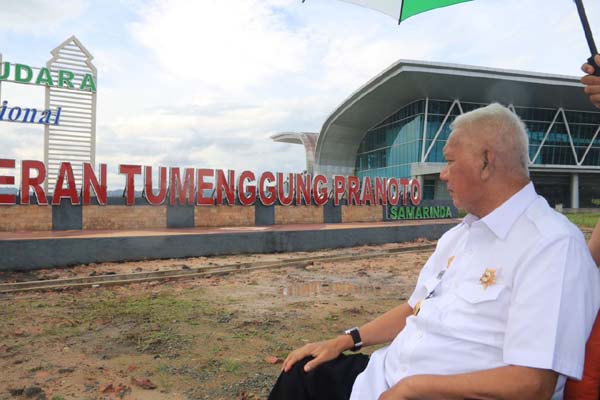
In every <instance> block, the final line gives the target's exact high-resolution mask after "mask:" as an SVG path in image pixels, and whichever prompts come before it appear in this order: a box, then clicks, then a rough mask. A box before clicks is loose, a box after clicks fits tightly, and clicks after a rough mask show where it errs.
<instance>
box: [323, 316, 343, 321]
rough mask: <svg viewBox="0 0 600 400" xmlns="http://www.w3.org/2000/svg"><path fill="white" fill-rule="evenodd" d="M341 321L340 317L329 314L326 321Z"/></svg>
mask: <svg viewBox="0 0 600 400" xmlns="http://www.w3.org/2000/svg"><path fill="white" fill-rule="evenodd" d="M339 319H340V316H339V315H337V314H327V315H326V316H325V321H337V320H339Z"/></svg>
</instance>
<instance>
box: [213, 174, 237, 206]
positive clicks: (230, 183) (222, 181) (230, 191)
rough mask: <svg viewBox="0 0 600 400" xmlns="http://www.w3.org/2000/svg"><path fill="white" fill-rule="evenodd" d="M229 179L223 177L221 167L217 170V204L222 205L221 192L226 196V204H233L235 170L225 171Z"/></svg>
mask: <svg viewBox="0 0 600 400" xmlns="http://www.w3.org/2000/svg"><path fill="white" fill-rule="evenodd" d="M227 174H228V175H229V179H227V178H225V173H224V172H223V170H222V169H218V170H217V185H216V187H217V204H220V205H223V192H225V197H227V204H229V205H230V206H232V205H234V204H235V171H227Z"/></svg>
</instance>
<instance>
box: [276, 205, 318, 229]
mask: <svg viewBox="0 0 600 400" xmlns="http://www.w3.org/2000/svg"><path fill="white" fill-rule="evenodd" d="M322 223H323V207H319V206H297V207H296V206H275V224H277V225H286V224H322Z"/></svg>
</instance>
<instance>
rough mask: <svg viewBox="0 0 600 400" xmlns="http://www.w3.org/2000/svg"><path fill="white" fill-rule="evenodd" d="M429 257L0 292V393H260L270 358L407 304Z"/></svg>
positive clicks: (131, 268) (116, 267) (190, 263)
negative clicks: (420, 271)
mask: <svg viewBox="0 0 600 400" xmlns="http://www.w3.org/2000/svg"><path fill="white" fill-rule="evenodd" d="M421 243H423V241H421ZM406 245H414V243H412V244H410V243H405V244H389V245H382V246H367V247H360V248H353V249H339V250H330V251H321V252H314V253H286V254H268V255H246V256H229V257H211V258H207V257H200V258H188V259H178V260H157V261H145V262H132V263H118V264H117V263H107V264H92V265H85V266H78V267H73V268H68V269H52V270H41V271H35V272H34V273H19V274H17V273H4V274H0V282H14V281H22V280H31V279H56V278H63V277H74V276H90V275H101V274H107V273H125V272H136V271H138V272H141V271H155V270H164V269H178V268H194V267H199V266H203V265H215V264H217V265H220V264H232V263H237V262H252V261H255V262H259V261H267V260H280V259H288V258H293V257H302V256H304V257H305V256H307V255H331V256H334V255H339V254H346V253H348V252H354V253H363V252H371V251H379V250H385V249H394V248H397V247H401V246H406ZM430 253H431V251H425V252H422V253H396V254H391V255H389V256H385V257H379V258H373V259H366V260H365V259H363V260H356V261H344V262H339V261H337V262H328V261H319V262H314V263H313V264H312V265H308V266H306V267H303V268H291V267H289V268H281V269H274V270H263V271H254V272H243V273H236V274H230V275H227V276H221V277H218V276H213V277H208V278H196V279H185V280H176V281H160V282H149V283H143V284H131V285H128V286H113V287H100V288H87V289H81V290H63V291H47V292H24V293H19V294H10V295H0V310H1V311H0V316H1V318H0V337H1V341H0V368H1V369H2V373H1V374H0V400H4V399H11V400H12V399H25V398H29V399H48V400H67V399H77V400H81V399H83V400H86V399H119V398H123V399H139V400H142V399H144V400H146V399H147V400H154V399H165V400H166V399H172V400H176V399H245V400H247V399H263V398H266V396H267V394H268V391H269V389H270V387H271V386H272V385H273V383H274V382H275V379H276V377H277V375H278V374H279V369H280V368H281V365H280V364H277V363H272V361H273V358H284V357H285V356H286V354H287V353H288V352H289V351H290V350H292V349H293V348H295V347H297V346H299V345H302V344H303V343H306V342H309V341H314V340H320V339H323V338H327V337H331V336H332V335H335V334H337V333H338V332H340V331H341V330H342V329H344V328H348V327H351V326H355V325H360V324H362V323H363V322H366V321H368V320H370V319H372V318H373V317H374V316H376V315H378V314H380V313H382V312H384V311H386V310H388V309H389V308H391V307H393V306H395V305H397V304H398V303H400V302H402V301H404V300H406V299H407V297H408V296H409V295H410V291H411V288H412V287H413V286H414V284H415V281H416V278H417V274H418V271H419V270H420V268H421V266H422V265H423V264H424V262H425V261H426V259H427V257H428V256H429V254H430ZM269 357H270V358H271V360H269V359H268V358H269ZM270 361H271V362H270Z"/></svg>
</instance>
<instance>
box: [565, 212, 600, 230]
mask: <svg viewBox="0 0 600 400" xmlns="http://www.w3.org/2000/svg"><path fill="white" fill-rule="evenodd" d="M565 216H566V217H567V218H569V220H570V221H571V222H572V223H574V224H575V225H577V226H578V227H579V228H593V227H595V226H596V223H597V222H598V219H599V218H600V213H572V214H571V213H569V214H565Z"/></svg>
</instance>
